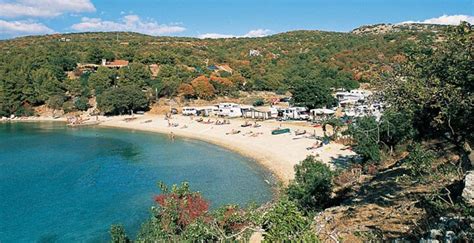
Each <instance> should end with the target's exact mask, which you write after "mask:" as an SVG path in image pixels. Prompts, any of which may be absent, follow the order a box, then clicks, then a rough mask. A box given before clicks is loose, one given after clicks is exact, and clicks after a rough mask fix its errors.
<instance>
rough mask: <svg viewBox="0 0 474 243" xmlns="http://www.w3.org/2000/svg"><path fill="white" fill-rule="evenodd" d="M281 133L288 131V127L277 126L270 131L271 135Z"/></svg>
mask: <svg viewBox="0 0 474 243" xmlns="http://www.w3.org/2000/svg"><path fill="white" fill-rule="evenodd" d="M283 133H290V129H289V128H278V129H275V130H273V131H272V135H279V134H283Z"/></svg>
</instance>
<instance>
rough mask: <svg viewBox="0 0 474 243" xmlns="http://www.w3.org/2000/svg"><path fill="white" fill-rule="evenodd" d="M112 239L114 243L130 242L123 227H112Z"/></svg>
mask: <svg viewBox="0 0 474 243" xmlns="http://www.w3.org/2000/svg"><path fill="white" fill-rule="evenodd" d="M110 238H112V242H113V243H127V242H130V239H128V237H127V235H126V234H125V229H124V228H123V226H122V225H112V226H111V227H110Z"/></svg>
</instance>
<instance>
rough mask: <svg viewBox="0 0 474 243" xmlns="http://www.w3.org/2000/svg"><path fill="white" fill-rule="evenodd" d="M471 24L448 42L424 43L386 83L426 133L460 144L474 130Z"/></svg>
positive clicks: (397, 105) (390, 96) (398, 106)
mask: <svg viewBox="0 0 474 243" xmlns="http://www.w3.org/2000/svg"><path fill="white" fill-rule="evenodd" d="M472 29H473V28H472V26H471V25H470V24H468V23H462V24H461V25H460V26H457V27H453V28H452V29H451V31H450V33H449V38H448V40H447V41H446V42H444V43H441V44H438V45H436V46H432V45H420V46H417V47H416V48H414V50H411V52H410V53H409V54H408V56H407V62H406V63H404V64H403V65H402V66H401V67H400V68H399V69H398V71H397V75H394V76H393V77H392V78H391V79H390V80H389V81H388V82H387V83H385V86H386V87H387V88H386V90H385V96H386V98H387V101H388V102H389V103H390V104H391V106H392V108H393V109H394V110H396V111H398V112H409V113H413V114H414V116H413V117H414V126H415V128H416V129H417V130H418V131H419V134H420V135H423V136H424V137H430V136H432V137H444V138H446V139H448V140H449V141H451V142H453V143H454V144H455V145H458V146H459V147H463V146H462V144H463V143H467V142H468V141H472V139H473V134H474V126H472V124H474V114H473V111H474V75H473V73H474V58H473V57H474V53H473V50H474V46H473V45H474V32H473V31H472Z"/></svg>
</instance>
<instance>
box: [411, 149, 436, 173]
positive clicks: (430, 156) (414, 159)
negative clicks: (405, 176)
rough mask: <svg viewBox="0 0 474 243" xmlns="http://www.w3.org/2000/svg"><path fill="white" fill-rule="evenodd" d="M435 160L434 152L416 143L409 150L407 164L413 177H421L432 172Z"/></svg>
mask: <svg viewBox="0 0 474 243" xmlns="http://www.w3.org/2000/svg"><path fill="white" fill-rule="evenodd" d="M434 159H435V154H434V152H433V151H431V150H427V149H425V148H423V147H422V146H421V145H420V144H419V143H415V144H414V145H412V146H411V147H410V148H409V154H408V157H407V158H406V160H405V164H406V165H407V167H408V170H409V171H410V174H411V176H413V177H418V176H420V177H421V176H423V175H425V174H427V173H429V172H430V170H431V166H432V163H433V161H434Z"/></svg>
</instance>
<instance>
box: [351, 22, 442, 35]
mask: <svg viewBox="0 0 474 243" xmlns="http://www.w3.org/2000/svg"><path fill="white" fill-rule="evenodd" d="M448 28H449V26H448V25H437V24H420V23H399V24H374V25H363V26H361V27H358V28H356V29H353V30H352V31H351V32H350V33H352V34H377V35H378V34H388V33H394V32H402V31H411V32H438V31H444V30H446V29H448Z"/></svg>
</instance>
